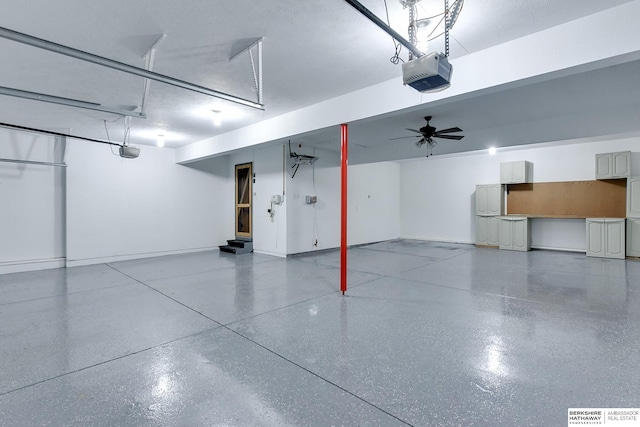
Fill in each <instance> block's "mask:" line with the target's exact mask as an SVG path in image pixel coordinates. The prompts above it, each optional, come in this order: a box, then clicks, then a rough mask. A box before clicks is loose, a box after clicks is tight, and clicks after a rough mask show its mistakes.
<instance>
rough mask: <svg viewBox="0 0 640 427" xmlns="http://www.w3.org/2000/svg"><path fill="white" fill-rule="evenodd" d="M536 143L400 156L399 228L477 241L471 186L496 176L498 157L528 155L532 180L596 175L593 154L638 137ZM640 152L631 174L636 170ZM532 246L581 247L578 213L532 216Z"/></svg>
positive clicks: (626, 145) (411, 234)
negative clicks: (489, 150) (575, 216)
mask: <svg viewBox="0 0 640 427" xmlns="http://www.w3.org/2000/svg"><path fill="white" fill-rule="evenodd" d="M558 144H559V143H556V145H553V144H540V145H537V146H535V147H532V148H526V147H519V148H515V149H511V150H505V151H502V152H501V151H499V152H498V153H497V154H496V155H494V156H490V155H489V154H488V153H486V152H476V153H467V154H462V155H456V156H446V157H442V158H438V157H431V158H428V159H422V160H413V161H404V162H400V207H401V208H400V218H401V220H400V223H401V230H400V234H401V236H403V237H406V238H417V239H428V240H441V241H451V242H464V243H473V242H475V193H474V192H475V186H476V184H492V183H498V182H500V162H508V161H516V160H528V161H530V162H532V163H533V179H534V182H558V181H582V180H594V179H595V154H597V153H609V152H615V151H638V147H640V138H627V139H617V140H603V141H596V142H584V143H571V144H565V145H558ZM639 154H640V153H633V154H632V174H634V175H637V174H640V158H639V157H638V156H639ZM531 234H532V239H531V243H532V246H534V247H540V248H550V249H561V250H579V251H583V250H585V247H586V243H585V225H584V220H580V219H534V220H532V230H531Z"/></svg>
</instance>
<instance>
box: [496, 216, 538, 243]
mask: <svg viewBox="0 0 640 427" xmlns="http://www.w3.org/2000/svg"><path fill="white" fill-rule="evenodd" d="M499 246H500V249H506V250H510V251H529V250H531V223H530V222H529V218H526V217H513V216H502V217H500V245H499Z"/></svg>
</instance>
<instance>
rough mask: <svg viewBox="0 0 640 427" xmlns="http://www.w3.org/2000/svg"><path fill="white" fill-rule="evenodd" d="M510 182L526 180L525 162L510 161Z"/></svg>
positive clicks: (517, 182) (516, 182)
mask: <svg viewBox="0 0 640 427" xmlns="http://www.w3.org/2000/svg"><path fill="white" fill-rule="evenodd" d="M511 182H513V183H515V184H519V183H523V182H527V162H525V161H521V162H511Z"/></svg>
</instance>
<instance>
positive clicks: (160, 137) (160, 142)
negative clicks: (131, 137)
mask: <svg viewBox="0 0 640 427" xmlns="http://www.w3.org/2000/svg"><path fill="white" fill-rule="evenodd" d="M156 145H157V146H158V147H164V135H163V134H161V133H159V134H158V139H156Z"/></svg>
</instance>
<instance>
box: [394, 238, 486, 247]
mask: <svg viewBox="0 0 640 427" xmlns="http://www.w3.org/2000/svg"><path fill="white" fill-rule="evenodd" d="M398 239H404V240H421V241H424V242H440V243H458V244H461V245H475V244H476V242H475V240H474V241H463V240H449V239H434V238H429V237H415V236H400V237H398Z"/></svg>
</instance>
